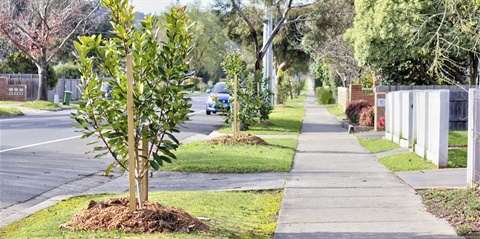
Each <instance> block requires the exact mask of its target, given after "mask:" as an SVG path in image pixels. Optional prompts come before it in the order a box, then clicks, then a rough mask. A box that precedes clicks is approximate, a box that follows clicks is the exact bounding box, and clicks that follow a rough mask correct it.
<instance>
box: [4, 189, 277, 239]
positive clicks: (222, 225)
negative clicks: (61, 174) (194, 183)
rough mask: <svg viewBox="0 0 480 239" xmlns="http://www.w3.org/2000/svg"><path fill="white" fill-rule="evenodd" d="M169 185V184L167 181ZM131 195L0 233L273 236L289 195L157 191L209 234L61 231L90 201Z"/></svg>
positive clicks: (57, 209) (48, 213)
mask: <svg viewBox="0 0 480 239" xmlns="http://www.w3.org/2000/svg"><path fill="white" fill-rule="evenodd" d="M165 183H168V182H167V181H166V182H165ZM125 196H126V195H93V196H82V197H74V198H70V199H67V200H64V201H62V202H60V203H58V204H56V205H55V206H53V207H50V208H47V209H44V210H42V211H40V212H38V213H36V214H34V215H32V216H30V217H27V218H25V219H22V220H20V221H18V222H16V223H13V224H11V225H9V226H7V227H5V228H2V229H0V238H8V239H14V238H15V239H16V238H22V239H23V238H271V237H272V235H273V233H274V232H275V228H276V225H277V215H278V212H279V210H280V205H281V201H282V197H283V192H282V191H278V190H274V191H249V192H239V191H236V192H206V191H197V192H152V193H150V195H149V199H150V201H151V202H159V203H160V204H162V205H168V206H174V207H180V208H182V209H184V210H185V211H187V212H188V213H189V214H190V215H192V216H194V217H202V218H208V219H209V220H208V221H204V223H206V224H207V225H208V226H209V227H210V231H209V232H208V233H206V234H197V233H192V234H184V233H172V234H125V233H121V232H117V231H96V232H90V231H83V230H76V231H69V230H64V229H59V225H60V224H62V223H65V222H67V221H68V220H70V218H71V217H73V216H74V215H75V214H76V213H78V212H80V211H81V209H83V208H86V207H87V205H88V204H89V202H90V200H95V201H100V200H103V199H108V198H114V197H125Z"/></svg>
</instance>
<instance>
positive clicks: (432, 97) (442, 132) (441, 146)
mask: <svg viewBox="0 0 480 239" xmlns="http://www.w3.org/2000/svg"><path fill="white" fill-rule="evenodd" d="M428 102H429V105H428V109H427V111H428V124H427V127H428V143H427V146H428V147H427V159H428V160H431V161H432V163H434V164H436V165H438V167H440V168H445V167H447V163H448V121H449V118H448V115H449V102H450V94H449V91H448V90H438V91H433V90H432V91H430V92H429V93H428Z"/></svg>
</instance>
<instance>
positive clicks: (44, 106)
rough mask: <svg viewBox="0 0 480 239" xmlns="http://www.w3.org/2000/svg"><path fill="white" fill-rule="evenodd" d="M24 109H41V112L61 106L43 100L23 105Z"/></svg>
mask: <svg viewBox="0 0 480 239" xmlns="http://www.w3.org/2000/svg"><path fill="white" fill-rule="evenodd" d="M22 106H23V107H28V108H32V109H40V110H53V109H57V108H61V107H60V106H58V105H56V104H54V103H53V102H50V101H43V100H36V101H28V102H25V103H22Z"/></svg>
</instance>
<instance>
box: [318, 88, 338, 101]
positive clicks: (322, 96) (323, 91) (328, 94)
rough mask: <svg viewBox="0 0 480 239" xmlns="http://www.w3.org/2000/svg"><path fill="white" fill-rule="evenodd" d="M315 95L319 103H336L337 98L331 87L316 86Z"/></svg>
mask: <svg viewBox="0 0 480 239" xmlns="http://www.w3.org/2000/svg"><path fill="white" fill-rule="evenodd" d="M315 96H316V97H317V102H318V103H319V104H324V105H328V104H334V103H335V99H334V98H333V92H332V90H331V89H329V88H323V87H317V88H315Z"/></svg>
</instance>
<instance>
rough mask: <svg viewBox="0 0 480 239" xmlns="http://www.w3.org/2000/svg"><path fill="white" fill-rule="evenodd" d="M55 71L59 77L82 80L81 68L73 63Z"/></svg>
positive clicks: (60, 65) (58, 66) (56, 68)
mask: <svg viewBox="0 0 480 239" xmlns="http://www.w3.org/2000/svg"><path fill="white" fill-rule="evenodd" d="M55 71H56V72H57V75H58V76H60V77H65V78H67V79H80V76H81V73H80V67H79V66H78V65H75V64H74V63H72V62H67V63H64V64H59V65H57V66H55Z"/></svg>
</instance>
